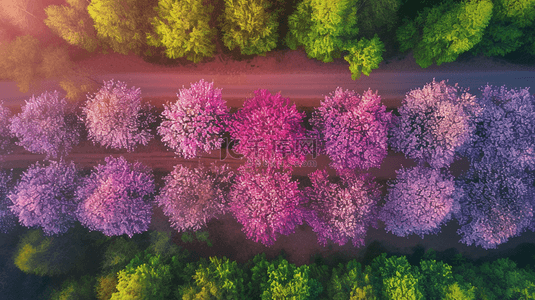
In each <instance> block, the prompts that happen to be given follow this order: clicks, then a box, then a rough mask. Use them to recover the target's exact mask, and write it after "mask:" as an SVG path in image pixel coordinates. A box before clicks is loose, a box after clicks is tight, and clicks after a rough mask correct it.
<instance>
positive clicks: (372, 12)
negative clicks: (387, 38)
mask: <svg viewBox="0 0 535 300" xmlns="http://www.w3.org/2000/svg"><path fill="white" fill-rule="evenodd" d="M400 6H401V0H359V1H358V2H357V26H358V28H359V33H360V34H361V35H362V36H364V37H366V38H372V37H373V36H374V35H375V34H385V35H386V33H388V32H390V31H391V30H392V29H394V28H395V26H396V25H397V21H398V14H397V13H398V9H399V7H400Z"/></svg>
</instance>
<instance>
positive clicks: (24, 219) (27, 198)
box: [8, 161, 80, 235]
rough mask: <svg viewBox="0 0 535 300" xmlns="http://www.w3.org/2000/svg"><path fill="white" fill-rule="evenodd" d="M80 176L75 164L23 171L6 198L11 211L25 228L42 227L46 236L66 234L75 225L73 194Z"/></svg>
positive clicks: (52, 164)
mask: <svg viewBox="0 0 535 300" xmlns="http://www.w3.org/2000/svg"><path fill="white" fill-rule="evenodd" d="M79 179H80V176H79V174H78V171H77V169H76V166H75V165H74V162H72V161H71V162H70V163H65V162H64V161H59V162H57V161H50V162H49V164H48V165H47V166H43V165H41V164H39V162H37V163H36V164H33V165H31V166H30V167H29V168H28V170H26V171H25V172H24V173H23V175H22V178H21V180H20V181H19V183H18V184H17V186H16V187H15V189H14V190H13V191H12V192H11V193H9V195H8V197H9V199H10V200H11V202H12V203H13V204H12V205H11V206H10V209H11V211H12V212H13V213H14V214H15V215H16V216H17V217H18V219H19V223H20V224H21V225H22V226H26V227H41V228H42V229H43V232H44V234H45V235H59V234H63V233H65V232H67V231H68V230H69V228H71V227H73V226H74V222H75V221H76V215H75V211H76V207H77V201H76V198H75V191H76V189H77V188H78V184H79Z"/></svg>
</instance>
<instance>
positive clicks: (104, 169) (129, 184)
mask: <svg viewBox="0 0 535 300" xmlns="http://www.w3.org/2000/svg"><path fill="white" fill-rule="evenodd" d="M105 160H106V164H105V165H98V166H96V167H95V169H94V171H93V172H92V173H91V175H90V176H89V177H88V178H86V179H85V180H84V182H83V183H82V185H81V186H80V188H79V189H78V190H77V191H76V196H77V198H78V199H79V205H78V209H77V211H76V213H77V216H78V220H79V221H80V223H82V225H84V226H85V227H87V228H89V230H97V231H101V232H102V233H104V234H105V235H107V236H115V235H123V234H127V235H128V236H129V237H132V236H133V235H134V234H136V233H142V232H144V231H147V230H148V228H149V224H150V220H151V216H152V197H153V196H154V192H155V186H154V177H153V175H152V171H151V169H150V168H148V167H146V166H144V165H142V164H141V163H139V162H136V163H129V162H128V161H126V160H125V159H124V157H122V156H121V157H119V158H114V157H111V156H108V157H106V159H105Z"/></svg>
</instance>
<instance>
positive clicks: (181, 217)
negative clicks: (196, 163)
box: [156, 165, 234, 232]
mask: <svg viewBox="0 0 535 300" xmlns="http://www.w3.org/2000/svg"><path fill="white" fill-rule="evenodd" d="M164 179H165V186H164V187H163V188H162V189H161V190H160V194H159V195H158V196H157V197H156V202H157V203H158V205H159V206H160V207H161V208H162V210H163V213H164V214H165V215H166V216H167V217H169V221H170V223H171V226H172V227H173V228H174V229H176V230H178V231H179V232H181V231H187V230H192V231H197V230H200V229H201V228H202V227H204V226H206V224H207V223H208V221H210V220H211V219H212V218H217V217H218V216H219V215H222V214H225V213H226V212H227V210H228V202H229V198H228V197H229V195H228V194H229V192H230V187H231V185H232V183H233V179H234V172H232V171H231V170H230V169H229V167H228V166H227V165H223V166H221V167H218V166H217V165H212V166H211V167H210V168H205V167H203V166H200V167H198V168H194V169H190V168H187V167H184V166H182V165H176V166H175V168H174V169H173V171H171V173H170V174H169V175H167V176H166V177H165V178H164Z"/></svg>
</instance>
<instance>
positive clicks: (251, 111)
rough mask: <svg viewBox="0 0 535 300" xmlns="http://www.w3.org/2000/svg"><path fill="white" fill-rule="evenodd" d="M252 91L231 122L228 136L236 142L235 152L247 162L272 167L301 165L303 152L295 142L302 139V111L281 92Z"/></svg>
mask: <svg viewBox="0 0 535 300" xmlns="http://www.w3.org/2000/svg"><path fill="white" fill-rule="evenodd" d="M254 93H255V96H254V97H253V98H250V99H247V100H245V102H244V103H243V107H242V108H240V109H239V110H238V111H237V112H236V114H234V116H233V117H234V118H233V120H232V121H231V122H230V125H229V131H230V135H231V137H232V138H233V139H234V140H237V141H238V145H236V146H235V147H234V151H235V152H236V153H239V154H243V155H244V156H245V157H246V158H247V160H248V162H249V163H254V164H258V163H259V162H261V163H265V164H267V165H268V166H269V167H274V168H278V167H281V166H291V165H298V164H301V163H302V162H303V161H304V159H305V155H304V154H303V153H301V152H300V151H298V142H299V140H300V139H304V138H305V128H304V127H303V125H302V121H303V118H304V116H305V114H304V113H300V112H298V111H297V108H296V106H295V104H293V105H291V104H290V99H289V98H283V97H282V96H281V95H280V93H277V94H276V95H272V94H271V93H270V92H269V91H268V90H256V91H255V92H254Z"/></svg>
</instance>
